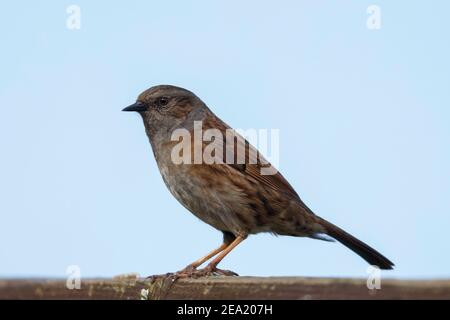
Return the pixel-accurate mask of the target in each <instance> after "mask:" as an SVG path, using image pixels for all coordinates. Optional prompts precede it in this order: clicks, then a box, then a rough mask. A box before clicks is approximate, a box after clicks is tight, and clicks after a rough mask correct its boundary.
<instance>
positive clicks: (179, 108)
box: [122, 85, 211, 138]
mask: <svg viewBox="0 0 450 320" xmlns="http://www.w3.org/2000/svg"><path fill="white" fill-rule="evenodd" d="M122 111H135V112H138V113H139V114H140V115H141V116H142V119H143V120H144V125H145V129H146V132H147V135H148V136H149V138H152V137H154V136H155V135H158V136H161V137H162V136H167V135H170V134H171V132H173V130H174V129H176V128H178V127H183V126H184V124H186V123H193V121H195V120H202V119H204V117H205V116H206V115H207V114H209V113H210V112H211V111H210V110H209V109H208V107H207V106H206V105H205V104H204V103H203V101H202V100H200V98H198V97H197V96H196V95H195V94H194V93H192V92H191V91H189V90H186V89H184V88H180V87H176V86H171V85H158V86H154V87H151V88H149V89H147V90H145V91H144V92H142V93H141V94H140V95H139V96H138V98H137V100H136V102H135V103H134V104H132V105H130V106H128V107H126V108H125V109H123V110H122Z"/></svg>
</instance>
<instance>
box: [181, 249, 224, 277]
mask: <svg viewBox="0 0 450 320" xmlns="http://www.w3.org/2000/svg"><path fill="white" fill-rule="evenodd" d="M227 247H228V243H226V242H224V243H222V244H221V246H220V247H218V248H217V249H214V250H213V251H211V252H210V253H208V254H207V255H206V256H204V257H202V258H200V259H198V260H196V261H194V262H192V263H191V264H189V265H188V266H187V267H186V268H184V269H183V270H180V271H178V272H177V273H180V274H187V275H189V274H192V273H193V272H194V271H195V270H196V269H197V268H198V267H199V266H201V265H202V264H203V263H205V262H206V261H208V260H209V259H211V258H212V257H214V256H216V255H217V254H219V253H220V252H222V251H223V250H225V249H226V248H227Z"/></svg>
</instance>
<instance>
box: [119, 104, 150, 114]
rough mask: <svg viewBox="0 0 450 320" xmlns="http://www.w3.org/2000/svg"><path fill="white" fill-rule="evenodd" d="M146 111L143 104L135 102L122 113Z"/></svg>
mask: <svg viewBox="0 0 450 320" xmlns="http://www.w3.org/2000/svg"><path fill="white" fill-rule="evenodd" d="M146 110H147V105H146V104H145V103H143V102H140V101H136V102H135V103H133V104H132V105H131V106H128V107H126V108H125V109H123V110H122V111H138V112H139V111H146Z"/></svg>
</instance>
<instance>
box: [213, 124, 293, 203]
mask: <svg viewBox="0 0 450 320" xmlns="http://www.w3.org/2000/svg"><path fill="white" fill-rule="evenodd" d="M209 124H210V126H208V123H206V124H204V125H206V128H208V127H211V128H215V129H219V130H220V131H221V132H222V136H223V140H222V141H221V142H220V141H217V142H216V141H215V140H214V141H212V142H204V144H205V145H209V144H211V143H213V144H214V143H221V144H222V147H223V150H224V152H223V163H224V164H226V162H227V161H226V160H227V159H233V160H234V161H233V162H232V163H229V164H226V165H228V166H230V167H231V168H233V169H235V170H238V171H239V172H241V173H242V174H244V175H245V176H247V177H250V178H253V179H255V180H257V181H258V182H260V183H262V184H263V185H264V186H265V187H268V188H271V189H273V190H275V191H277V192H279V193H282V194H286V195H288V196H290V197H293V198H296V199H298V200H300V197H299V196H298V194H297V192H295V190H294V188H292V186H291V185H290V184H289V182H288V181H287V180H286V179H285V178H284V177H283V176H282V175H281V173H280V172H278V170H276V169H275V168H274V167H273V166H272V165H271V164H270V163H269V162H268V161H267V160H266V159H265V158H264V157H263V156H262V155H261V154H260V153H259V152H258V150H257V149H256V148H255V147H254V146H252V145H251V144H250V143H249V142H248V141H247V140H246V139H244V137H242V136H241V135H240V134H239V133H237V132H235V131H234V132H233V134H234V135H235V137H236V138H235V139H234V143H232V144H230V143H227V141H226V133H225V132H226V130H233V129H231V128H230V127H229V126H228V125H227V124H225V123H224V122H222V121H221V120H220V119H218V118H215V120H213V121H211V122H210V123H209ZM243 150H244V151H245V153H244V152H242V151H243ZM239 152H242V153H241V154H245V159H238V155H239V154H240V153H239ZM239 160H241V161H239ZM242 160H243V161H242ZM269 168H272V169H273V170H272V169H271V170H270V172H271V173H273V174H262V172H263V171H264V169H266V170H268V169H269ZM300 201H301V200H300Z"/></svg>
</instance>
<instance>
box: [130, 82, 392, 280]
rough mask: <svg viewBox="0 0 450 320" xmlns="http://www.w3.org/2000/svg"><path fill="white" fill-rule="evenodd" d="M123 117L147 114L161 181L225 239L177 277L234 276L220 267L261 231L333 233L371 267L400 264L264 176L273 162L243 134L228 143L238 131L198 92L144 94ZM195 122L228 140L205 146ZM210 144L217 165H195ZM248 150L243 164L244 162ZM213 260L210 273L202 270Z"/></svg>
mask: <svg viewBox="0 0 450 320" xmlns="http://www.w3.org/2000/svg"><path fill="white" fill-rule="evenodd" d="M123 111H136V112H138V113H139V114H140V115H141V116H142V118H143V120H144V126H145V131H146V133H147V136H148V138H149V140H150V144H151V145H152V149H153V153H154V156H155V159H156V162H157V164H158V167H159V170H160V172H161V175H162V178H163V180H164V182H165V184H166V185H167V187H168V188H169V190H170V192H171V193H172V194H173V196H174V197H175V198H176V199H177V200H178V201H179V202H180V203H181V204H182V205H183V206H184V207H186V208H187V209H188V210H189V211H190V212H192V213H193V214H194V215H195V216H197V217H198V218H199V219H201V220H202V221H204V222H206V223H207V224H209V225H211V226H213V227H214V228H216V229H217V230H219V231H221V232H222V233H223V244H222V245H221V246H220V247H219V248H217V249H215V250H213V251H212V252H210V253H208V254H207V255H206V256H205V257H203V258H201V259H198V260H197V261H195V262H193V263H191V264H189V265H188V266H187V267H186V268H184V269H183V270H181V271H179V272H178V273H177V275H178V276H203V275H209V274H222V275H235V273H233V272H231V271H226V270H220V269H218V268H217V265H218V263H219V262H220V261H221V260H222V259H223V258H224V257H225V256H226V255H227V254H228V253H229V252H230V251H231V250H233V248H235V247H236V246H237V245H238V244H239V243H241V242H242V241H243V240H244V239H246V238H247V236H248V235H250V234H256V233H260V232H270V233H273V234H277V235H288V236H294V237H310V238H315V239H322V240H331V241H332V239H330V238H328V237H327V235H328V236H330V237H332V238H334V239H336V240H338V241H339V242H341V243H342V244H343V245H345V246H347V247H348V248H349V249H351V250H353V251H354V252H355V253H356V254H358V255H360V256H361V257H362V258H363V259H365V260H366V261H367V262H368V263H369V264H371V265H376V266H378V267H379V268H381V269H392V267H393V266H394V264H393V263H392V262H391V261H390V260H389V259H387V258H386V257H384V256H383V255H382V254H380V253H379V252H377V251H376V250H374V249H373V248H371V247H369V246H368V245H367V244H365V243H363V242H362V241H360V240H358V239H356V238H355V237H353V236H352V235H350V234H348V233H347V232H345V231H344V230H342V229H340V228H339V227H337V226H335V225H333V224H332V223H330V222H328V221H326V220H324V219H323V218H321V217H319V216H317V215H315V214H314V213H313V212H312V211H311V210H310V209H309V208H308V207H307V206H306V205H305V204H304V203H303V201H302V200H301V199H300V197H299V196H298V194H297V193H296V192H295V190H294V189H293V188H292V187H291V185H290V184H289V182H287V180H286V179H285V178H284V177H283V176H282V175H281V174H280V173H279V172H277V171H275V172H273V174H263V170H264V168H272V166H271V164H270V163H268V162H267V161H266V160H265V159H264V158H263V157H262V156H261V155H260V154H259V153H258V152H257V150H256V149H255V148H254V147H253V146H252V145H251V144H249V143H248V142H247V141H246V140H245V139H244V138H243V137H242V136H240V135H238V134H237V133H235V136H234V137H233V139H232V140H233V141H232V142H233V143H231V144H230V143H229V142H230V141H225V140H226V138H225V137H226V136H227V133H226V132H227V131H229V130H232V129H231V128H230V127H229V126H228V125H227V124H225V123H224V122H223V121H222V120H221V119H219V118H218V117H217V116H216V115H215V114H214V113H213V112H212V111H211V110H210V109H209V108H208V107H207V106H206V105H205V103H203V101H202V100H200V99H199V98H198V97H197V96H196V95H195V94H193V93H192V92H190V91H188V90H186V89H183V88H179V87H175V86H170V85H160V86H155V87H152V88H150V89H148V90H146V91H144V92H143V93H141V94H140V95H139V97H138V98H137V101H136V102H135V103H134V104H132V105H131V106H128V107H126V108H125V109H123ZM196 123H197V124H198V123H201V125H202V130H203V131H204V132H205V131H206V130H208V129H216V131H215V133H216V134H217V132H219V133H222V137H223V140H221V139H220V138H219V136H217V135H216V136H215V138H214V139H202V140H200V142H198V139H197V140H195V139H196V138H195V135H196V132H195V130H196ZM177 130H178V131H180V130H181V132H184V133H189V134H190V136H189V140H188V141H184V143H185V144H184V146H186V147H187V148H188V152H186V151H185V150H184V152H183V151H181V152H178V154H177V152H174V150H179V149H177V145H178V146H179V144H180V141H179V138H178V139H174V138H173V134H174V132H176V131H177ZM211 144H213V146H214V147H216V149H215V154H214V155H213V156H214V160H215V161H214V162H213V163H211V161H209V162H208V163H206V161H201V162H198V161H193V160H192V159H196V157H197V155H196V152H197V151H196V150H198V149H196V148H197V147H199V146H200V150H201V152H200V154H202V152H204V151H205V149H206V148H207V146H208V145H211ZM210 148H211V147H210ZM242 149H243V150H244V151H245V152H244V157H243V159H242V157H241V158H238V156H237V155H239V151H240V150H242ZM222 150H223V152H219V151H222ZM197 153H198V152H197ZM174 155H176V156H181V157H182V158H183V159H184V160H186V159H187V160H189V159H191V160H192V162H191V163H189V162H187V161H185V162H181V163H180V161H178V160H176V161H175V160H174ZM197 160H198V159H197ZM218 160H223V161H218ZM213 257H215V258H214V259H213V260H212V261H211V262H210V263H209V264H208V265H207V266H206V267H205V268H204V269H200V270H197V268H198V267H199V266H200V265H202V264H203V263H204V262H206V261H208V260H210V259H211V258H213Z"/></svg>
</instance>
